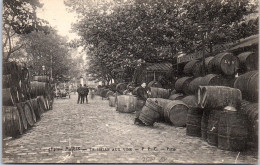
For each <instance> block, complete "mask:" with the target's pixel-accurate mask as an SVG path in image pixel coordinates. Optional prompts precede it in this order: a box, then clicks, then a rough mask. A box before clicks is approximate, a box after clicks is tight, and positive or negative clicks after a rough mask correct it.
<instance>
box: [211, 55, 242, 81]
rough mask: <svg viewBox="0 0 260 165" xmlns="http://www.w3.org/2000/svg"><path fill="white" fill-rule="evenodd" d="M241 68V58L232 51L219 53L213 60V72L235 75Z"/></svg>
mask: <svg viewBox="0 0 260 165" xmlns="http://www.w3.org/2000/svg"><path fill="white" fill-rule="evenodd" d="M238 68H239V60H238V58H237V57H236V56H234V55H233V54H232V53H227V52H225V53H220V54H217V55H216V56H215V57H214V59H213V60H212V71H213V73H220V74H224V75H228V76H231V75H235V74H236V73H237V71H238Z"/></svg>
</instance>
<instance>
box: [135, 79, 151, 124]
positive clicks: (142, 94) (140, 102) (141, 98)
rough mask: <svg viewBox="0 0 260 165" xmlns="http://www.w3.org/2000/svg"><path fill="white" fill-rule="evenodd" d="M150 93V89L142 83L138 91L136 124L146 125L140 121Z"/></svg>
mask: <svg viewBox="0 0 260 165" xmlns="http://www.w3.org/2000/svg"><path fill="white" fill-rule="evenodd" d="M149 92H150V89H149V88H147V87H146V83H145V82H142V84H141V86H140V87H139V88H138V89H137V91H136V93H137V107H136V109H137V110H136V118H135V124H137V125H144V123H143V122H142V121H141V120H140V119H139V116H140V113H141V111H142V108H143V106H144V104H145V102H146V100H147V98H148V93H149Z"/></svg>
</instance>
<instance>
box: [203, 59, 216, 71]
mask: <svg viewBox="0 0 260 165" xmlns="http://www.w3.org/2000/svg"><path fill="white" fill-rule="evenodd" d="M213 59H214V57H213V56H210V57H207V58H205V68H206V73H207V74H209V73H212V60H213Z"/></svg>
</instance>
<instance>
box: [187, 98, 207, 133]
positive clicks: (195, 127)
mask: <svg viewBox="0 0 260 165" xmlns="http://www.w3.org/2000/svg"><path fill="white" fill-rule="evenodd" d="M182 101H183V102H184V103H185V104H186V105H188V107H189V111H188V114H187V123H186V127H187V129H186V135H188V136H196V137H201V118H202V114H203V111H202V109H200V108H199V107H198V101H197V98H196V96H194V95H190V96H186V97H184V98H183V99H182Z"/></svg>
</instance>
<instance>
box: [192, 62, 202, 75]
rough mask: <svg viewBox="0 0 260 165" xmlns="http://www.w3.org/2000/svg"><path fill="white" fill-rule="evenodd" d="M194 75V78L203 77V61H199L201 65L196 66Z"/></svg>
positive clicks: (193, 71)
mask: <svg viewBox="0 0 260 165" xmlns="http://www.w3.org/2000/svg"><path fill="white" fill-rule="evenodd" d="M192 75H193V76H194V77H200V76H203V62H202V61H199V63H198V64H197V65H195V66H194V68H193V70H192Z"/></svg>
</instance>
